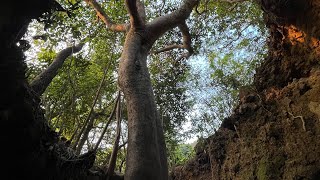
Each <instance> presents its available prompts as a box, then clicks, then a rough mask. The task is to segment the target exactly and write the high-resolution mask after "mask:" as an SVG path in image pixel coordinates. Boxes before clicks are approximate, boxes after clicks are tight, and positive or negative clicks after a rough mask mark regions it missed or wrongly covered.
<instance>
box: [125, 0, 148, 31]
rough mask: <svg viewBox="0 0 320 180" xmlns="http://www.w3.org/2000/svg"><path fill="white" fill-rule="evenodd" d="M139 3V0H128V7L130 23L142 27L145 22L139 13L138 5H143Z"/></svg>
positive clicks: (133, 26)
mask: <svg viewBox="0 0 320 180" xmlns="http://www.w3.org/2000/svg"><path fill="white" fill-rule="evenodd" d="M139 3H140V2H139V0H138V2H137V0H126V7H127V10H128V13H129V16H130V24H131V27H132V28H141V27H142V26H143V24H144V23H143V21H142V19H141V18H140V15H139V13H138V7H139V6H141V4H139ZM137 4H138V6H137ZM143 9H144V8H143ZM140 10H141V9H140Z"/></svg>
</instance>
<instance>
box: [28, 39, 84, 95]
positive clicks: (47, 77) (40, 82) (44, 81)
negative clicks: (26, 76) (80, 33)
mask: <svg viewBox="0 0 320 180" xmlns="http://www.w3.org/2000/svg"><path fill="white" fill-rule="evenodd" d="M83 45H84V44H82V43H80V44H78V45H76V46H72V47H67V48H66V49H64V50H62V51H60V52H59V53H58V55H57V57H56V58H55V59H54V60H53V62H52V63H51V64H50V65H49V67H48V68H47V69H45V70H44V71H42V72H41V73H40V74H39V75H38V76H37V77H36V78H35V79H34V80H33V81H32V82H31V84H30V86H31V88H32V89H33V90H34V91H35V92H36V93H37V94H38V95H42V94H43V92H44V91H45V90H46V89H47V87H48V86H49V84H50V83H51V81H52V79H53V78H54V77H55V76H56V75H57V74H58V70H59V69H60V68H61V67H62V65H63V63H64V61H65V60H66V59H67V58H68V57H69V56H71V55H72V54H73V53H77V52H79V51H80V50H81V49H82V47H83Z"/></svg>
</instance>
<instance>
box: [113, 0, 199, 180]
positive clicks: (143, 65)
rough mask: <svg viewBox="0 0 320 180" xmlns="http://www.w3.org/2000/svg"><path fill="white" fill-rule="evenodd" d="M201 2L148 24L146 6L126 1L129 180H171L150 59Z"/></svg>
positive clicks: (190, 1)
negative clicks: (158, 43) (164, 38)
mask: <svg viewBox="0 0 320 180" xmlns="http://www.w3.org/2000/svg"><path fill="white" fill-rule="evenodd" d="M198 2H199V1H198V0H185V1H184V3H183V4H182V6H181V7H180V8H179V9H177V10H176V11H174V12H172V13H171V14H167V15H165V16H161V17H158V18H156V19H154V20H153V21H152V22H150V23H147V24H145V21H144V19H143V18H144V17H145V15H144V11H143V8H142V7H141V6H142V5H143V4H142V3H140V1H135V0H126V6H127V8H128V12H129V15H130V24H131V27H130V30H129V32H128V33H127V35H126V40H125V44H124V49H123V52H122V55H121V59H120V64H119V80H118V82H119V87H120V88H121V90H122V91H123V93H124V95H125V98H126V103H127V112H128V151H127V158H126V159H127V162H126V171H125V179H126V180H137V179H139V180H150V179H152V180H166V179H168V165H167V154H166V146H165V139H164V133H163V126H162V123H161V121H160V117H159V115H158V112H157V107H156V104H155V98H154V94H153V89H152V84H151V80H150V74H149V71H148V67H147V56H148V54H149V51H150V49H151V47H152V45H153V43H154V42H155V41H156V40H157V39H158V38H160V37H161V36H162V35H163V34H164V33H165V32H166V31H168V30H170V29H172V28H175V27H177V26H178V25H181V24H183V23H184V22H185V20H186V19H187V18H188V17H189V15H190V13H191V11H192V9H193V7H195V6H196V5H197V4H198ZM141 9H142V10H141ZM139 10H140V11H139ZM184 29H185V28H184ZM182 33H183V34H184V32H182ZM184 35H185V34H184ZM190 53H192V52H190Z"/></svg>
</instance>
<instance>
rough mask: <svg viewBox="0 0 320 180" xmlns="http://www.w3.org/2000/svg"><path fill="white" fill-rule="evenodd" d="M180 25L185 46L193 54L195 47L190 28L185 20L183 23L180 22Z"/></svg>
mask: <svg viewBox="0 0 320 180" xmlns="http://www.w3.org/2000/svg"><path fill="white" fill-rule="evenodd" d="M178 27H179V29H180V31H181V33H182V39H183V46H184V48H185V49H186V50H188V52H189V54H190V55H191V54H192V53H193V49H192V46H191V35H190V32H189V28H188V26H187V24H186V22H185V21H184V22H183V23H181V24H179V26H178Z"/></svg>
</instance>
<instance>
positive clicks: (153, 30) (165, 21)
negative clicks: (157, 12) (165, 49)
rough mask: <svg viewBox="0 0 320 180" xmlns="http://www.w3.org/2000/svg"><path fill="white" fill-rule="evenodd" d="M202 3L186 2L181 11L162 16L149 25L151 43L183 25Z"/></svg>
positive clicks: (195, 0)
mask: <svg viewBox="0 0 320 180" xmlns="http://www.w3.org/2000/svg"><path fill="white" fill-rule="evenodd" d="M199 2H200V0H184V3H183V4H182V5H181V6H180V8H179V9H177V10H175V11H173V12H172V13H170V14H167V15H164V16H160V17H158V18H156V19H154V20H153V21H152V22H150V23H148V24H147V30H148V32H149V33H150V37H149V39H150V41H151V43H153V42H155V41H156V40H157V39H158V38H159V37H161V36H162V35H163V34H164V33H165V32H167V31H168V30H170V29H173V28H175V27H177V26H178V25H179V24H181V23H183V22H184V21H185V20H186V19H187V18H188V17H189V16H190V14H191V12H192V9H193V8H194V7H195V6H196V5H197V4H198V3H199Z"/></svg>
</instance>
